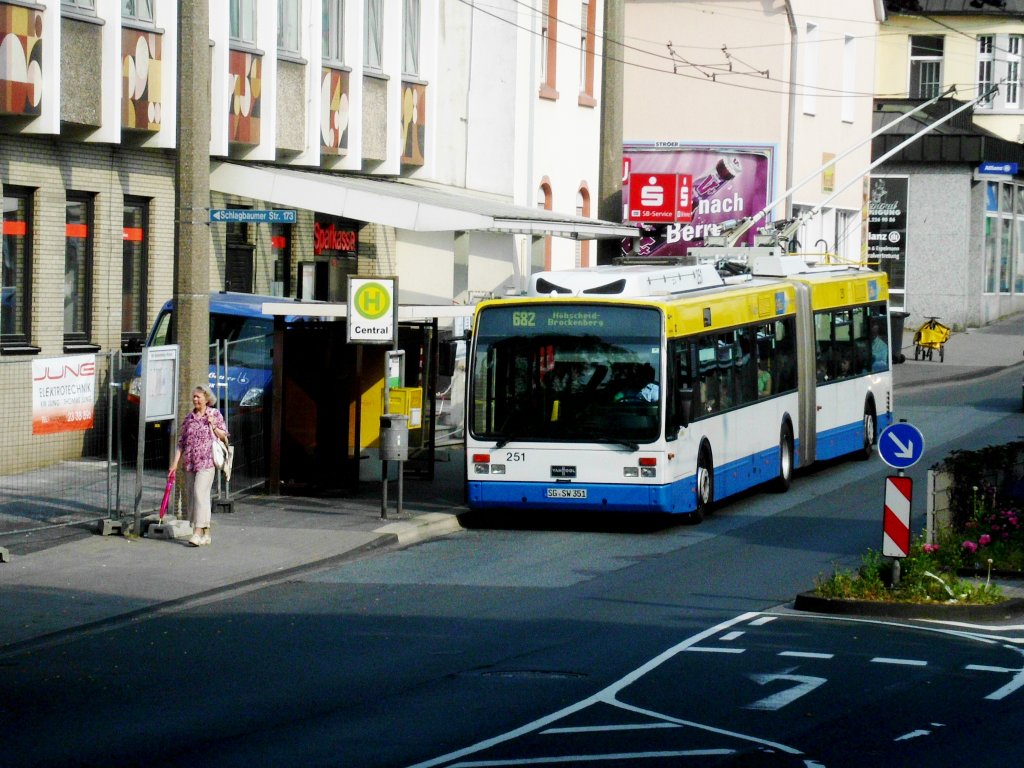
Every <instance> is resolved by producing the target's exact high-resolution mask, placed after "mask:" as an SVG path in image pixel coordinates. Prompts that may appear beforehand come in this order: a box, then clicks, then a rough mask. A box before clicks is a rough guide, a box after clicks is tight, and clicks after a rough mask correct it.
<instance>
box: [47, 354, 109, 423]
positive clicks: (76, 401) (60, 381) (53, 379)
mask: <svg viewBox="0 0 1024 768" xmlns="http://www.w3.org/2000/svg"><path fill="white" fill-rule="evenodd" d="M95 406H96V355H74V356H73V357H51V358H46V359H42V360H39V359H37V360H33V361H32V434H33V435H52V434H54V433H56V432H81V431H83V430H86V429H92V426H93V416H94V410H95Z"/></svg>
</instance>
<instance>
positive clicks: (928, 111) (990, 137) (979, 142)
mask: <svg viewBox="0 0 1024 768" xmlns="http://www.w3.org/2000/svg"><path fill="white" fill-rule="evenodd" d="M922 103H923V102H922V101H921V100H917V99H876V100H875V112H874V116H873V124H872V130H875V131H877V130H878V129H879V128H881V127H883V126H885V125H886V124H888V123H891V122H893V121H894V120H896V119H897V118H899V117H900V116H901V115H904V114H906V113H907V112H910V111H911V110H913V109H914V108H915V107H918V106H920V105H921V104H922ZM963 105H964V102H962V101H958V100H956V99H951V98H947V99H940V100H939V101H937V102H936V103H935V104H932V105H930V106H928V107H926V108H925V109H923V110H921V112H918V113H917V114H916V115H913V116H911V117H909V118H907V119H906V120H904V121H903V122H901V123H900V124H899V125H896V126H893V127H892V128H891V129H889V130H887V131H886V132H885V133H882V134H880V135H879V136H876V137H875V138H874V139H873V140H872V142H871V156H872V158H875V159H877V158H879V157H882V156H883V155H884V154H886V153H887V152H890V151H891V150H893V149H895V148H896V147H897V146H898V145H899V144H900V143H901V142H902V141H905V140H906V139H908V138H909V137H910V136H911V135H913V134H914V133H916V132H917V131H919V130H921V129H922V128H924V127H925V126H927V125H930V124H932V123H934V122H935V121H936V120H939V119H941V118H943V117H945V116H947V115H948V114H949V113H950V112H952V111H953V110H955V109H956V108H958V107H962V106H963ZM971 114H972V113H971V110H969V109H968V110H964V111H963V112H961V113H960V114H958V115H955V116H953V117H952V118H950V119H949V120H948V121H947V122H945V123H942V124H941V125H938V126H936V127H934V128H933V129H932V130H931V131H929V132H928V133H926V134H924V135H923V136H921V137H920V138H919V139H918V140H917V141H915V142H913V143H911V144H908V145H907V146H906V147H904V148H903V149H901V150H899V151H898V152H897V153H896V154H894V155H893V156H892V158H890V159H889V160H888V161H887V162H890V163H963V164H969V165H977V164H978V163H981V162H983V161H1000V162H1016V163H1019V164H1020V165H1021V167H1024V145H1022V144H1018V143H1017V142H1013V141H1007V140H1006V139H1003V138H1000V137H999V136H997V135H996V134H994V133H992V132H991V131H986V130H985V129H984V128H980V127H979V126H977V125H975V124H974V122H973V121H972V120H971Z"/></svg>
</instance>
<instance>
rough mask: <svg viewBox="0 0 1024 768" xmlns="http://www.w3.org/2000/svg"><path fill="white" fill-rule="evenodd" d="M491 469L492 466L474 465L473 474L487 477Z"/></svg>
mask: <svg viewBox="0 0 1024 768" xmlns="http://www.w3.org/2000/svg"><path fill="white" fill-rule="evenodd" d="M490 468H491V465H490V464H474V465H473V472H475V473H476V474H478V475H486V474H487V473H488V472H490Z"/></svg>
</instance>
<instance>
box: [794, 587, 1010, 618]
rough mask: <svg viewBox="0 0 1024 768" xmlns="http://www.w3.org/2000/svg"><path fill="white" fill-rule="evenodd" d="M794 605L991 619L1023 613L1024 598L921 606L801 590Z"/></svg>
mask: <svg viewBox="0 0 1024 768" xmlns="http://www.w3.org/2000/svg"><path fill="white" fill-rule="evenodd" d="M793 608H794V609H795V610H797V611H807V612H808V613H829V614H834V615H837V616H872V617H878V618H891V619H954V620H958V621H963V620H965V619H970V620H972V621H982V620H984V621H994V620H997V619H1012V618H1018V617H1020V616H1024V598H1016V597H1015V598H1010V599H1008V600H1004V601H1003V602H1001V603H996V604H994V605H955V604H954V605H950V604H945V605H942V604H932V605H921V604H919V603H886V602H882V601H879V600H846V599H840V598H831V597H818V596H817V595H815V594H814V593H813V592H802V593H800V594H799V595H797V596H796V600H795V601H794V603H793Z"/></svg>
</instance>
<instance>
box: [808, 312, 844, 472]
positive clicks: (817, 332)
mask: <svg viewBox="0 0 1024 768" xmlns="http://www.w3.org/2000/svg"><path fill="white" fill-rule="evenodd" d="M845 317H846V313H840V312H832V311H825V312H815V313H814V364H815V365H814V381H815V386H816V391H817V397H816V400H817V418H816V422H817V424H816V432H817V435H818V445H817V458H828V457H831V456H835V455H837V448H838V446H837V445H836V444H835V443H836V440H837V439H838V431H839V428H840V427H841V426H842V414H843V410H844V409H843V408H842V403H841V400H840V398H841V396H842V394H843V388H842V387H841V386H839V383H840V381H839V380H840V378H842V374H841V373H840V365H841V361H842V360H843V359H844V357H845V354H844V350H845V348H846V347H847V346H849V344H850V341H849V339H848V337H849V332H850V329H849V327H848V324H845V323H844V322H843V320H844V318H845Z"/></svg>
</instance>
